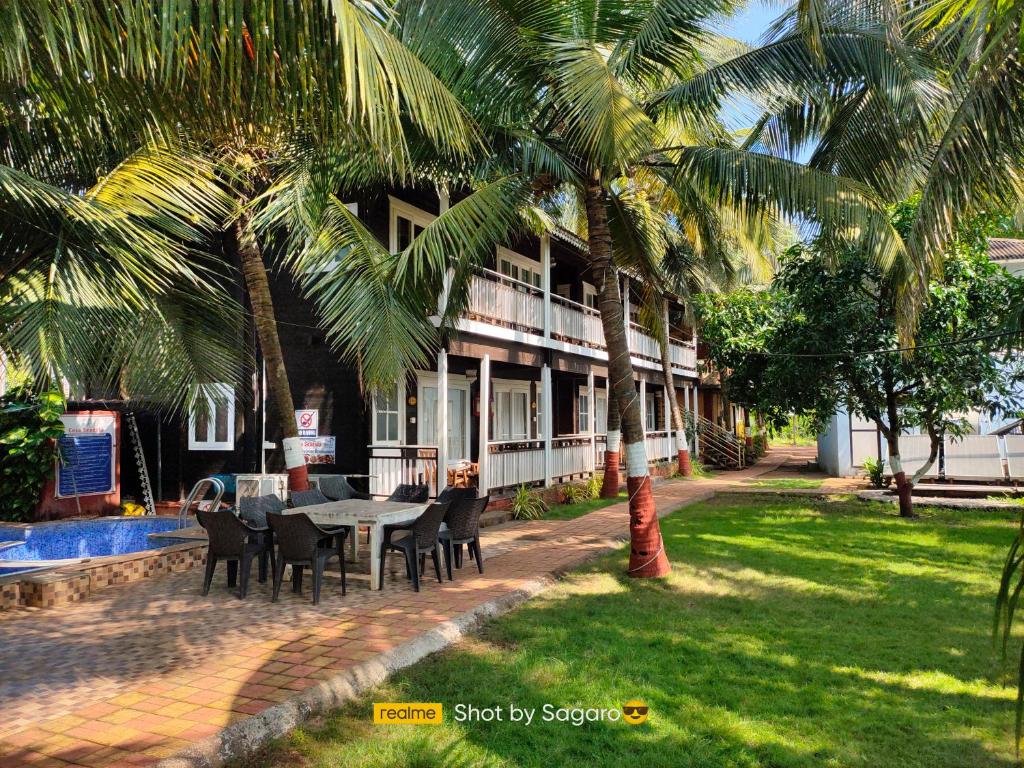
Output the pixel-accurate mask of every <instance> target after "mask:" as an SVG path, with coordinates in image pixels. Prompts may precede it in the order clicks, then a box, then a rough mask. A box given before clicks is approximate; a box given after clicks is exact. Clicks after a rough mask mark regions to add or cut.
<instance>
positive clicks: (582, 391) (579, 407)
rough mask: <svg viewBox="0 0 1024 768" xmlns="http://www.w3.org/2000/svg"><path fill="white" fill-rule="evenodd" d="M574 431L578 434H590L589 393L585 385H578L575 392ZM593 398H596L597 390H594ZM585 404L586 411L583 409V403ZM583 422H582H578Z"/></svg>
mask: <svg viewBox="0 0 1024 768" xmlns="http://www.w3.org/2000/svg"><path fill="white" fill-rule="evenodd" d="M576 398H577V403H576V433H577V434H579V435H589V434H590V406H591V403H590V393H589V392H588V391H587V387H582V386H581V387H580V388H579V391H578V392H577V394H576ZM594 399H595V400H596V399H597V390H596V389H595V390H594ZM584 402H585V403H586V404H587V408H586V411H584V409H583V403H584ZM581 421H582V422H583V423H582V424H581V423H580V422H581ZM581 427H582V429H581Z"/></svg>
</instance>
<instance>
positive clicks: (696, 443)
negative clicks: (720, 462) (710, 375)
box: [693, 381, 700, 457]
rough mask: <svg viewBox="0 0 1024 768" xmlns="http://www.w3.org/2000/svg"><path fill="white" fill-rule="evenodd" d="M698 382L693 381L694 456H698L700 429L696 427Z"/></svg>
mask: <svg viewBox="0 0 1024 768" xmlns="http://www.w3.org/2000/svg"><path fill="white" fill-rule="evenodd" d="M698 386H699V384H698V383H697V382H696V381H695V382H694V383H693V455H694V457H698V456H700V430H699V429H697V417H698V416H699V415H700V411H699V410H698V408H697V402H698V401H699V400H700V398H699V397H698V396H697V387H698Z"/></svg>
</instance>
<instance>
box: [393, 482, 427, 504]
mask: <svg viewBox="0 0 1024 768" xmlns="http://www.w3.org/2000/svg"><path fill="white" fill-rule="evenodd" d="M429 498H430V488H429V487H428V486H426V485H411V484H402V485H400V486H398V487H397V488H395V490H394V491H392V493H391V495H390V496H388V499H387V500H388V501H405V502H409V503H412V504H423V503H425V502H426V501H427V499H429Z"/></svg>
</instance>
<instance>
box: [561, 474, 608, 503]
mask: <svg viewBox="0 0 1024 768" xmlns="http://www.w3.org/2000/svg"><path fill="white" fill-rule="evenodd" d="M601 479H602V478H600V477H598V476H597V475H594V476H593V477H591V478H590V479H589V480H587V481H586V482H584V483H577V484H576V485H567V486H565V487H563V488H562V503H563V504H579V503H580V502H581V501H591V500H593V499H596V498H598V497H599V496H600V495H601Z"/></svg>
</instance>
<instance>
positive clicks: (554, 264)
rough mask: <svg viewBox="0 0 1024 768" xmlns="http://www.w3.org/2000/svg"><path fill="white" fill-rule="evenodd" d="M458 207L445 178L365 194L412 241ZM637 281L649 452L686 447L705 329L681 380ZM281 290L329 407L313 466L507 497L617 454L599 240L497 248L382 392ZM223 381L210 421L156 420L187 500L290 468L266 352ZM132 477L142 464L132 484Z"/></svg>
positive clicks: (683, 361) (307, 387) (306, 402)
mask: <svg viewBox="0 0 1024 768" xmlns="http://www.w3.org/2000/svg"><path fill="white" fill-rule="evenodd" d="M447 204H448V201H447V200H446V198H445V196H443V195H438V194H437V193H436V192H434V191H433V190H429V189H419V190H416V189H402V190H394V189H391V190H380V191H379V192H376V193H368V194H365V195H359V196H355V199H354V200H353V201H352V202H351V203H350V204H349V206H350V209H351V210H353V211H355V212H356V213H357V215H358V216H359V217H360V219H361V220H362V221H364V222H365V223H366V224H367V225H368V227H370V228H371V229H372V230H373V231H374V232H375V234H376V235H377V236H378V237H379V238H380V239H381V241H382V242H384V243H386V244H387V245H388V246H389V247H390V248H391V249H392V250H393V251H397V250H399V249H401V248H404V247H405V246H406V245H407V244H408V243H409V241H410V240H411V238H413V237H414V236H415V235H416V234H417V233H418V232H419V231H420V230H421V229H422V228H423V227H425V226H427V225H428V224H429V223H430V222H431V221H432V220H433V219H434V218H435V217H436V216H438V215H439V214H440V213H441V212H443V211H444V210H445V209H446V206H447ZM621 279H622V296H623V302H624V304H625V312H624V315H625V317H626V318H629V321H628V322H629V328H628V337H629V343H630V349H631V351H632V358H633V364H634V370H635V372H636V376H637V380H636V387H637V392H638V395H639V397H640V402H641V406H642V409H643V420H644V426H645V431H646V444H647V455H648V458H649V459H650V460H651V461H660V460H669V459H673V458H674V457H675V449H674V442H673V434H672V428H671V415H670V413H669V409H668V408H667V404H668V398H669V397H676V398H678V401H679V403H680V405H681V406H682V407H683V408H684V409H686V410H688V411H691V412H694V413H696V409H697V403H698V385H699V377H698V372H697V349H696V339H695V338H694V334H693V332H692V330H691V329H690V328H687V327H683V326H680V327H674V328H672V330H671V359H672V364H673V374H674V377H675V380H674V381H673V382H669V383H666V382H665V381H664V377H663V374H662V365H661V353H660V349H659V345H658V343H657V341H656V340H655V339H654V338H653V337H652V336H651V335H649V334H648V333H647V332H646V331H645V330H644V329H643V328H642V327H640V326H639V325H638V324H637V323H636V322H635V321H636V316H637V312H636V306H635V299H634V296H633V291H631V290H630V280H629V279H628V278H626V277H623V278H621ZM272 293H273V297H274V301H275V311H276V314H277V320H278V324H279V333H280V337H281V342H282V348H283V353H284V357H285V364H286V367H287V369H288V374H289V378H290V383H291V387H292V396H293V399H294V402H295V407H296V409H302V410H305V411H310V412H313V413H314V416H313V418H311V419H308V421H309V422H310V426H309V432H308V433H307V434H308V435H309V436H310V437H309V439H308V441H307V442H308V444H309V457H308V460H309V462H310V464H311V466H310V472H311V474H313V475H315V474H316V473H329V474H335V473H346V474H348V473H357V474H368V475H369V478H368V484H369V489H370V491H371V492H372V493H374V494H377V495H386V494H388V493H390V491H391V490H392V489H393V488H394V486H395V485H396V484H398V483H399V482H414V481H416V482H418V481H422V482H427V483H429V484H430V486H431V489H432V492H436V491H437V490H438V489H439V487H443V486H444V484H445V482H446V481H448V480H451V481H453V482H460V483H462V482H467V481H468V482H470V483H472V484H476V485H478V486H479V487H480V488H481V489H482V490H486V491H490V492H492V493H494V492H501V491H505V490H509V489H512V488H515V487H517V486H519V485H520V484H524V483H525V484H528V485H550V484H558V483H562V482H568V481H571V480H576V479H580V478H585V477H588V476H589V475H591V474H592V473H593V472H594V471H595V469H600V467H601V466H602V464H603V449H604V443H605V433H606V412H607V402H608V397H607V384H606V378H607V359H608V356H607V352H606V350H605V343H604V334H603V331H602V326H601V318H600V315H599V313H598V311H597V309H596V305H597V295H596V288H595V286H594V281H593V279H592V277H591V275H590V273H589V268H588V260H587V258H586V244H585V243H583V242H581V241H580V240H579V239H578V238H576V237H574V236H573V235H571V234H569V233H567V232H563V231H556V232H552V233H549V234H545V235H543V236H539V237H538V236H528V235H524V236H521V237H518V238H516V239H514V240H511V241H510V242H507V243H504V244H503V245H501V246H499V247H497V248H496V249H495V251H494V253H493V254H492V255H491V257H490V258H489V259H488V261H487V263H486V264H484V265H483V266H482V267H481V268H480V269H478V270H477V272H476V274H475V275H474V276H473V277H472V282H471V285H470V286H469V301H468V307H467V310H466V312H465V313H464V314H463V316H462V317H461V318H460V319H459V321H458V323H457V327H456V329H455V332H454V333H453V334H451V335H450V339H449V341H448V342H447V343H446V344H445V346H444V347H443V348H442V349H441V350H440V351H439V352H438V353H437V356H436V358H435V359H433V360H432V361H431V363H430V365H429V367H424V369H422V370H416V371H410V372H409V373H408V375H407V376H406V377H405V379H404V380H403V381H400V382H398V383H396V384H395V385H394V386H393V387H390V388H388V389H386V390H382V391H376V392H364V391H362V388H361V386H360V382H359V378H358V373H357V371H355V370H352V369H351V368H350V367H348V366H346V365H344V364H342V363H341V362H339V360H338V357H337V355H335V354H334V353H333V352H332V350H331V349H330V347H329V346H328V345H327V343H326V342H325V336H324V333H323V332H322V331H320V330H319V329H318V328H317V325H316V318H315V311H314V308H313V306H312V305H311V303H310V302H309V301H308V300H307V299H305V298H302V297H301V296H300V295H299V291H298V289H297V288H296V287H295V286H294V285H293V284H292V281H291V278H290V277H289V276H287V275H273V276H272ZM441 301H442V302H443V301H444V297H441ZM674 314H675V315H676V316H678V317H681V316H682V315H681V313H674ZM435 320H436V318H435ZM247 333H249V334H251V330H250V331H247ZM240 341H242V340H240ZM246 341H248V342H249V343H251V344H252V345H253V346H254V347H255V346H256V345H255V340H254V338H252V337H250V339H247V340H246ZM223 391H224V393H225V394H226V398H225V400H224V402H222V403H221V402H218V403H213V404H212V413H211V414H210V416H209V417H208V418H204V417H202V416H199V415H197V414H193V415H191V416H189V417H187V418H182V419H178V420H170V421H163V422H160V423H158V422H157V421H156V420H155V419H148V420H144V421H143V426H144V429H143V431H144V432H146V433H147V434H145V435H144V436H143V443H144V447H145V449H146V455H147V464H148V467H149V471H150V475H151V477H152V479H153V485H154V490H155V495H157V496H158V497H159V498H163V499H177V498H180V497H181V495H182V494H183V493H184V492H187V490H188V488H189V487H190V486H191V484H192V483H193V482H195V481H196V480H197V479H199V478H200V477H203V476H206V475H208V474H213V473H243V474H264V475H272V474H276V473H281V472H282V471H283V462H282V456H281V450H280V435H279V434H277V433H276V431H275V429H274V426H273V425H274V424H275V419H274V417H273V414H272V413H268V404H267V398H266V393H265V389H264V382H263V372H262V370H261V364H260V361H259V357H258V350H257V357H256V364H255V366H254V368H253V369H252V370H248V371H246V372H245V375H244V377H243V380H242V381H237V382H224V385H223ZM146 424H148V425H149V426H148V427H145V425H146ZM300 427H301V425H300ZM154 432H158V433H159V435H156V434H153V433H154ZM329 438H334V439H333V441H331V440H330V439H329ZM332 442H333V451H332V450H331V443H332ZM132 475H133V470H132V468H130V467H126V469H125V471H124V473H123V476H124V477H125V484H126V488H125V491H126V493H128V494H129V495H130V494H131V490H132V489H131V485H132V479H131V478H132ZM154 475H155V477H153V476H154ZM265 487H266V486H265Z"/></svg>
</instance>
